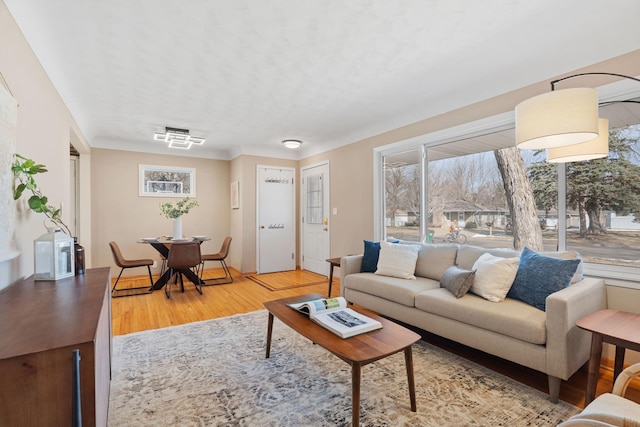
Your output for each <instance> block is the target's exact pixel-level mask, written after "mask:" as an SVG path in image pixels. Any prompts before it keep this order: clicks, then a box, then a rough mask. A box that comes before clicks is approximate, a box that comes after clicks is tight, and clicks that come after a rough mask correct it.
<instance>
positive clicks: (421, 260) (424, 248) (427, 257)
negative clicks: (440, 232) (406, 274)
mask: <svg viewBox="0 0 640 427" xmlns="http://www.w3.org/2000/svg"><path fill="white" fill-rule="evenodd" d="M457 252H458V246H457V245H432V244H428V243H422V244H421V245H420V249H419V250H418V261H417V262H416V276H421V277H426V278H429V279H433V280H438V281H439V280H440V278H441V277H442V273H444V271H445V270H446V269H447V268H449V267H451V266H452V265H454V264H455V263H456V253H457Z"/></svg>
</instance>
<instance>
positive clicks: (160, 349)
mask: <svg viewBox="0 0 640 427" xmlns="http://www.w3.org/2000/svg"><path fill="white" fill-rule="evenodd" d="M266 329H267V312H266V311H256V312H252V313H249V314H244V315H236V316H231V317H226V318H221V319H215V320H209V321H204V322H197V323H191V324H187V325H183V326H175V327H170V328H164V329H158V330H152V331H145V332H138V333H133V334H129V335H124V336H116V337H114V338H113V380H112V383H111V399H110V405H109V418H110V419H109V426H111V427H116V426H182V427H184V426H273V427H276V426H277V427H281V426H348V425H350V423H351V370H350V367H349V365H347V364H346V363H344V362H343V361H341V360H340V359H338V358H337V357H335V356H334V355H332V354H330V353H328V352H327V351H326V350H324V349H322V348H321V347H320V346H317V345H314V344H312V343H311V342H309V341H308V340H307V339H305V338H303V337H301V336H299V335H298V334H297V333H295V332H293V331H292V330H291V329H290V328H288V327H287V326H285V325H284V324H283V323H280V322H279V321H278V320H277V319H276V321H275V323H274V330H273V342H272V346H271V357H270V358H269V359H265V357H264V351H265V347H264V345H265V339H266ZM413 356H414V369H415V376H416V378H415V380H416V395H417V403H418V412H417V413H413V412H411V411H410V409H409V392H408V389H407V377H406V371H405V365H404V356H403V354H402V353H400V354H396V355H394V356H390V357H388V358H386V359H383V360H380V361H377V362H374V363H372V364H369V365H366V366H365V367H363V369H362V388H361V415H360V425H362V426H377V427H379V426H439V427H442V426H555V425H556V424H558V423H559V422H560V421H562V420H565V419H567V418H569V417H570V416H571V415H573V414H576V413H578V412H579V411H580V410H579V409H578V408H577V407H574V406H572V405H570V404H568V403H565V402H560V403H559V404H553V403H551V402H550V401H549V400H548V397H547V395H546V394H545V393H542V392H539V391H537V390H535V389H532V388H530V387H528V386H525V385H523V384H521V383H518V382H516V381H514V380H511V379H510V378H508V377H505V376H502V375H500V374H498V373H496V372H493V371H491V370H489V369H486V368H484V367H482V366H480V365H477V364H475V363H473V362H470V361H467V360H466V359H463V358H460V357H458V356H455V355H452V354H449V353H447V352H445V351H443V350H441V349H439V348H437V347H434V346H432V345H429V344H426V343H424V342H422V341H420V342H418V343H416V344H415V345H414V351H413Z"/></svg>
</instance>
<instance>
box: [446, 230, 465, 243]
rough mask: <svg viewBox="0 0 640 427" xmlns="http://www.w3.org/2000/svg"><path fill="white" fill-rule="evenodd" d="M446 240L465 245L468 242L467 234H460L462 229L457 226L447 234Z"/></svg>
mask: <svg viewBox="0 0 640 427" xmlns="http://www.w3.org/2000/svg"><path fill="white" fill-rule="evenodd" d="M444 241H445V242H447V243H460V244H461V245H464V244H465V243H467V236H465V235H464V234H460V229H459V228H456V229H455V230H453V231H449V232H448V233H447V234H445V236H444Z"/></svg>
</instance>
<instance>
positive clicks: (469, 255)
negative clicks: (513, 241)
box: [456, 245, 520, 270]
mask: <svg viewBox="0 0 640 427" xmlns="http://www.w3.org/2000/svg"><path fill="white" fill-rule="evenodd" d="M487 252H488V253H490V254H491V255H493V256H499V257H502V258H513V257H517V256H520V252H519V251H516V250H513V249H507V248H498V249H488V248H481V247H478V246H469V245H461V246H460V248H459V249H458V253H457V255H456V265H458V266H459V267H460V268H464V269H466V270H471V269H472V268H473V264H474V263H475V262H476V261H477V260H478V258H480V256H481V255H482V254H485V253H487Z"/></svg>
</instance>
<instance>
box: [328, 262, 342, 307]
mask: <svg viewBox="0 0 640 427" xmlns="http://www.w3.org/2000/svg"><path fill="white" fill-rule="evenodd" d="M326 261H327V262H328V263H329V265H330V267H329V293H328V294H327V298H331V286H333V267H340V258H329V259H327V260H326Z"/></svg>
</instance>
